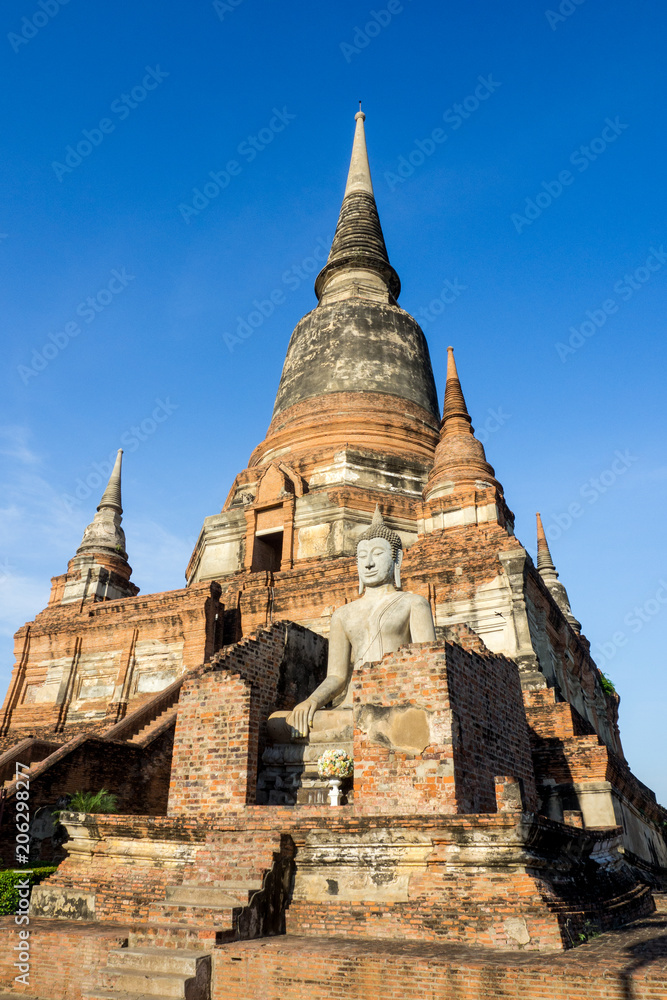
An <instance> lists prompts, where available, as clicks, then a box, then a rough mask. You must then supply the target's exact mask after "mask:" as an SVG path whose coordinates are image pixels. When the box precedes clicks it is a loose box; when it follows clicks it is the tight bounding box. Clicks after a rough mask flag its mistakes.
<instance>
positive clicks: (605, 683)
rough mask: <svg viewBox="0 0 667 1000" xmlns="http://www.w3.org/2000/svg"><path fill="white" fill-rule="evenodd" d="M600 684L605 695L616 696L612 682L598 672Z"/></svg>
mask: <svg viewBox="0 0 667 1000" xmlns="http://www.w3.org/2000/svg"><path fill="white" fill-rule="evenodd" d="M600 684H601V685H602V690H603V691H604V693H605V694H616V688H615V687H614V684H613V681H610V680H609V678H608V677H607V675H606V674H603V673H602V672H600Z"/></svg>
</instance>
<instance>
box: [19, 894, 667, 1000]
mask: <svg viewBox="0 0 667 1000" xmlns="http://www.w3.org/2000/svg"><path fill="white" fill-rule="evenodd" d="M12 924H13V918H12V917H2V918H0V927H2V930H3V931H4V932H5V934H6V936H7V939H9V937H10V935H11V934H12V933H13V932H14V928H13V926H12ZM31 930H32V934H33V945H34V952H33V959H32V963H31V985H30V987H25V988H24V987H20V986H19V987H18V988H17V987H15V985H10V983H11V975H12V970H11V966H10V963H11V961H12V959H11V958H10V957H9V954H10V952H9V950H5V951H4V952H3V954H2V956H0V977H1V978H0V982H1V985H0V997H3V998H7V1000H18V998H19V997H20V998H21V1000H84V997H85V1000H95V998H96V997H101V996H103V993H100V992H99V989H98V992H97V993H96V992H95V990H96V986H95V979H96V970H95V965H99V966H101V967H104V965H105V964H106V959H107V956H108V954H109V952H110V951H111V950H113V949H117V948H118V947H119V945H122V944H123V942H125V941H127V940H128V937H129V935H130V933H131V931H132V925H127V924H126V925H123V924H113V925H110V924H97V925H91V924H89V923H88V922H85V923H81V922H79V921H60V920H34V921H32V922H31ZM211 957H212V972H213V976H212V989H211V1000H248V998H249V997H252V1000H405V998H406V997H418V998H420V1000H421V998H428V1000H452V998H454V997H455V998H456V1000H516V998H517V997H521V998H522V1000H544V998H546V997H549V998H552V1000H662V998H665V997H667V913H665V912H658V913H656V914H654V915H653V916H650V917H646V918H643V919H641V920H638V921H637V922H635V923H634V924H631V925H630V926H628V927H625V928H623V929H621V930H616V931H609V932H607V933H605V934H602V935H600V936H598V937H595V938H591V939H590V940H588V941H587V942H582V943H581V944H580V945H579V946H578V947H577V948H576V949H574V950H571V951H568V952H565V953H562V954H560V955H553V954H551V955H548V956H545V955H542V954H539V953H535V952H512V953H508V952H506V951H496V950H491V949H486V948H475V947H466V946H463V945H453V944H424V943H421V944H420V943H410V942H397V941H380V940H370V939H366V940H344V939H341V938H336V939H330V938H323V937H299V936H292V935H287V936H281V937H272V938H262V939H259V940H252V941H238V942H233V943H229V944H225V945H223V946H220V947H214V948H213V949H212V953H211Z"/></svg>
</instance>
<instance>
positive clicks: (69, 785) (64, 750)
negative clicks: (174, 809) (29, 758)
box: [0, 731, 173, 866]
mask: <svg viewBox="0 0 667 1000" xmlns="http://www.w3.org/2000/svg"><path fill="white" fill-rule="evenodd" d="M172 742H173V731H171V732H166V733H164V734H163V735H161V736H159V737H157V738H156V739H155V741H154V742H153V743H152V744H151V745H150V746H149V747H146V748H143V747H139V746H136V745H134V744H132V743H113V742H110V741H106V740H101V739H99V738H98V737H92V738H87V737H85V736H84V737H81V738H80V741H79V742H78V743H76V745H75V746H73V747H61V749H60V750H59V751H57V753H56V755H55V759H54V758H53V757H52V758H51V763H50V765H49V766H48V767H47V766H46V762H44V765H43V767H44V770H43V772H42V771H40V765H39V764H36V765H34V766H33V769H32V772H31V775H30V811H31V816H34V815H35V813H36V812H37V810H38V809H40V808H41V807H42V806H46V807H49V808H50V809H55V808H56V804H57V801H58V799H59V798H60V797H61V796H64V795H73V794H74V792H78V791H82V792H98V791H99V790H100V789H101V788H106V789H107V791H110V792H113V793H114V794H115V795H117V796H118V811H119V812H123V813H133V814H135V815H136V814H145V813H146V812H149V813H153V814H154V815H164V813H165V812H166V810H167V796H168V791H169V775H170V769H171V754H172ZM15 791H16V786H15V784H12V785H11V786H9V788H8V799H7V802H6V805H5V809H4V813H3V818H2V826H1V827H0V858H2V861H3V863H4V864H7V865H9V866H12V865H13V864H14V862H15V858H14V848H15V845H16V839H15V838H16V830H15V828H14V793H15ZM38 848H39V849H40V850H41V855H40V857H38V858H37V857H36V858H34V859H33V860H35V861H41V862H42V863H43V864H50V863H51V862H52V861H55V863H57V862H59V861H60V860H61V859H62V857H63V853H64V852H63V849H62V848H61V847H60V845H59V844H56V845H53V844H52V843H51V839H50V838H47V839H46V840H44V841H42V842H41V843H40V842H35V844H34V845H33V849H34V850H37V849H38Z"/></svg>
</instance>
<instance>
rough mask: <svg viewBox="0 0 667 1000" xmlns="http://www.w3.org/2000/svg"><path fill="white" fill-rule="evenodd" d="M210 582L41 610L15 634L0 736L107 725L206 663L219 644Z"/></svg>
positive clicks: (218, 609) (215, 595)
mask: <svg viewBox="0 0 667 1000" xmlns="http://www.w3.org/2000/svg"><path fill="white" fill-rule="evenodd" d="M219 598H220V587H219V585H218V584H215V583H214V584H202V585H199V586H197V587H192V588H189V589H187V590H175V591H167V592H165V593H162V594H152V595H149V596H147V597H136V598H126V599H124V600H120V601H105V602H95V601H85V602H81V603H80V604H67V605H60V606H51V607H48V608H47V609H46V610H45V611H42V612H41V613H40V614H39V615H37V617H36V618H35V620H34V622H29V623H28V624H27V625H24V626H23V628H21V629H19V631H18V632H17V633H16V645H15V648H16V666H15V667H14V671H13V674H12V680H11V683H10V687H9V691H8V693H7V696H6V698H5V702H4V705H3V715H2V723H1V726H0V732H2V733H4V734H7V733H8V732H13V731H14V730H16V732H17V736H18V737H19V738H20V736H21V735H23V734H25V733H26V732H27V731H29V732H31V733H32V732H36V731H39V732H40V734H41V735H44V733H45V732H47V731H49V730H50V731H63V730H64V731H65V732H66V731H67V727H68V726H79V725H82V724H93V723H95V722H102V723H106V724H108V723H109V722H113V721H116V720H117V719H119V718H122V717H123V716H124V715H125V713H126V711H127V710H128V707H129V708H130V709H133V708H136V707H137V706H138V705H140V704H142V702H143V701H147V700H148V699H149V698H151V697H152V696H153V695H154V694H155V693H156V692H157V691H161V690H162V689H163V688H165V687H167V686H168V685H169V684H171V683H172V682H173V681H174V680H175V679H176V678H177V677H179V676H180V675H181V674H182V673H183V672H184V671H186V670H189V669H192V668H193V667H195V666H198V665H199V664H201V663H203V662H205V661H206V660H208V659H210V657H211V656H212V655H213V653H214V652H215V650H216V649H217V648H218V647H219V645H220V642H221V628H220V622H221V616H222V614H223V611H224V608H223V606H222V605H221V604H220V600H219Z"/></svg>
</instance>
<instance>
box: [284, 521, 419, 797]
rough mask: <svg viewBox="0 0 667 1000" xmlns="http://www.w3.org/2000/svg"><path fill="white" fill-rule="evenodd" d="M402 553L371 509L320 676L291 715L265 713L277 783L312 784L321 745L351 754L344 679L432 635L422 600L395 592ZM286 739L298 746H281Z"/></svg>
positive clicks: (397, 539)
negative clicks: (349, 594) (351, 591)
mask: <svg viewBox="0 0 667 1000" xmlns="http://www.w3.org/2000/svg"><path fill="white" fill-rule="evenodd" d="M402 557H403V546H402V543H401V538H400V536H399V535H398V534H397V533H396V532H395V531H392V530H391V528H389V527H388V525H387V524H385V522H384V519H383V517H382V514H381V513H380V509H379V507H376V509H375V514H374V516H373V520H372V521H371V525H370V527H369V528H367V529H366V531H364V532H363V533H362V534H361V535H360V536H359V539H358V541H357V569H358V571H359V593H360V597H359V598H358V599H357V600H356V601H352V602H351V603H350V604H345V605H344V606H343V607H341V608H338V609H337V610H336V611H334V613H333V615H332V617H331V627H330V631H329V655H328V661H327V674H326V677H325V679H324V680H323V681H322V683H321V684H320V685H319V686H318V687H316V688H315V690H314V691H313V692H312V694H310V695H309V696H308V697H307V698H306V699H305V700H304V701H302V702H300V703H299V704H298V705H296V707H295V708H293V709H292V711H291V712H274V713H273V715H271V717H270V718H269V725H268V735H269V739H270V740H272V741H273V744H274V746H273V747H272V748H269V750H268V751H267V752H266V754H265V763H266V764H269V765H272V766H273V767H274V768H275V767H276V766H277V767H279V768H280V767H285V768H287V769H288V771H290V772H291V775H289V776H288V775H287V774H283V775H282V776H280V778H279V780H278V782H277V784H278V785H279V786H280V787H282V788H283V789H286V788H292V789H294V788H295V787H296V785H300V784H303V786H304V788H305V787H307V786H308V785H309V784H317V782H316V781H314V779H315V777H316V768H315V762H316V760H317V757H318V756H319V754H320V753H321V752H322V749H323V744H325V745H329V746H332V745H335V746H339V747H343V748H345V749H347V748H348V746H349V749H350V751H351V746H352V728H353V723H352V704H351V692H350V681H351V679H352V675H353V672H354V670H355V668H356V667H359V666H361V664H363V663H374V662H376V661H378V660H381V659H382V657H383V656H384V655H385V654H386V653H393V652H395V651H396V650H397V649H399V647H400V646H403V645H405V644H406V643H413V642H432V641H434V640H435V627H434V624H433V616H432V614H431V608H430V605H429V603H428V601H427V600H426V599H425V598H424V597H421V596H420V595H419V594H411V593H408V592H406V591H403V590H401V589H400V587H401V561H402ZM326 706H331V707H330V708H327V707H326ZM290 743H296V744H300V745H298V746H293V747H289V746H286V744H290ZM304 744H308V745H306V746H304ZM297 772H299V773H297ZM311 772H312V773H311ZM274 777H278V775H274ZM300 777H303V778H304V781H303V783H302V782H300V781H299V780H298V779H299V778H300ZM300 798H303V796H300Z"/></svg>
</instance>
